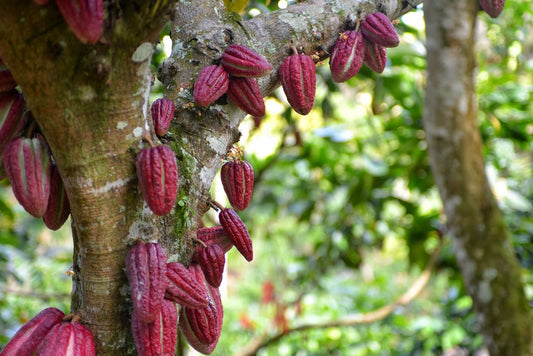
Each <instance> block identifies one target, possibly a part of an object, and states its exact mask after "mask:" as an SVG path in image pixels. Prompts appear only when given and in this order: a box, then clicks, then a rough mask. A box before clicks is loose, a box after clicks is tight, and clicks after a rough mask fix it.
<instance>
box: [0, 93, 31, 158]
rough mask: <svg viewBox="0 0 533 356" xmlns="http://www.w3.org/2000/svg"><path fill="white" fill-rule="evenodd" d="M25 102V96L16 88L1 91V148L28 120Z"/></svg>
mask: <svg viewBox="0 0 533 356" xmlns="http://www.w3.org/2000/svg"><path fill="white" fill-rule="evenodd" d="M24 104H25V103H24V97H23V96H22V95H21V94H20V93H19V92H18V91H16V90H10V91H8V92H5V93H0V148H3V147H4V145H5V144H6V143H7V141H8V140H9V139H10V138H12V137H13V136H14V135H15V134H16V133H17V132H18V131H20V130H21V129H22V128H23V127H24V125H25V123H26V122H27V119H28V116H27V115H23V112H24V107H25V105H24Z"/></svg>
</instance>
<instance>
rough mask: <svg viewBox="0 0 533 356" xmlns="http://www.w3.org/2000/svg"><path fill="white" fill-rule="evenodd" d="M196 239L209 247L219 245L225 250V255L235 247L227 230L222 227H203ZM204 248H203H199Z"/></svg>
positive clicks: (197, 233)
mask: <svg viewBox="0 0 533 356" xmlns="http://www.w3.org/2000/svg"><path fill="white" fill-rule="evenodd" d="M196 238H197V239H199V240H201V241H202V242H203V243H205V244H206V245H207V246H209V245H214V244H218V245H220V247H222V250H224V253H226V252H228V251H229V250H231V248H232V247H233V242H231V239H230V238H229V236H228V234H226V230H225V229H224V227H222V226H213V227H203V228H201V229H198V231H196ZM199 248H203V246H199Z"/></svg>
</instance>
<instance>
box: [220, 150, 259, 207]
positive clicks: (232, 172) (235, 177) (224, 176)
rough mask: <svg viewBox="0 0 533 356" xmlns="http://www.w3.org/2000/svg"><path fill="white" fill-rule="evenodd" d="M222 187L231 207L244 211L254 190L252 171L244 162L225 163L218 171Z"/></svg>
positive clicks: (250, 166) (238, 160)
mask: <svg viewBox="0 0 533 356" xmlns="http://www.w3.org/2000/svg"><path fill="white" fill-rule="evenodd" d="M220 179H221V180H222V186H223V187H224V191H225V192H226V195H227V197H228V200H229V202H230V204H231V206H232V207H234V208H235V209H237V210H244V209H246V208H247V207H248V204H250V199H251V198H252V191H253V189H254V170H253V168H252V165H251V164H250V163H248V162H246V161H243V160H240V159H237V160H233V161H229V162H226V163H225V164H224V165H223V166H222V168H221V170H220Z"/></svg>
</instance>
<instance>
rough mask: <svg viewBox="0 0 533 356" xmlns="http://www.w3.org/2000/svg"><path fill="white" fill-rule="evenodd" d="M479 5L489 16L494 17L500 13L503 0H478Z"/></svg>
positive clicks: (503, 4) (503, 3)
mask: <svg viewBox="0 0 533 356" xmlns="http://www.w3.org/2000/svg"><path fill="white" fill-rule="evenodd" d="M479 5H481V9H483V11H485V12H486V13H487V14H489V16H490V17H492V18H496V17H498V16H500V14H501V13H502V11H503V7H504V6H505V0H479Z"/></svg>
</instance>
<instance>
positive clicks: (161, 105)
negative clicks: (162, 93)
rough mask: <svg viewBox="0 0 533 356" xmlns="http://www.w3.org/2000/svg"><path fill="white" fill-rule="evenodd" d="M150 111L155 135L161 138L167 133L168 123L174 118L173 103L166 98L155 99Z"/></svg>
mask: <svg viewBox="0 0 533 356" xmlns="http://www.w3.org/2000/svg"><path fill="white" fill-rule="evenodd" d="M151 111H152V120H153V122H154V129H155V133H156V135H157V136H163V135H164V134H166V133H167V132H168V128H169V126H170V121H171V120H172V118H173V117H174V102H173V101H172V100H170V99H166V98H159V99H156V100H155V101H154V102H153V104H152V108H151Z"/></svg>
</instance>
